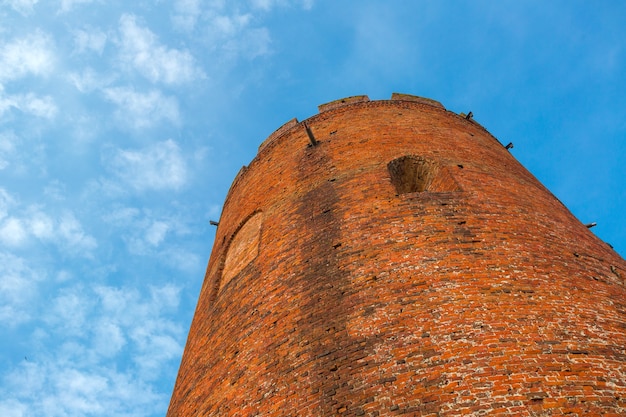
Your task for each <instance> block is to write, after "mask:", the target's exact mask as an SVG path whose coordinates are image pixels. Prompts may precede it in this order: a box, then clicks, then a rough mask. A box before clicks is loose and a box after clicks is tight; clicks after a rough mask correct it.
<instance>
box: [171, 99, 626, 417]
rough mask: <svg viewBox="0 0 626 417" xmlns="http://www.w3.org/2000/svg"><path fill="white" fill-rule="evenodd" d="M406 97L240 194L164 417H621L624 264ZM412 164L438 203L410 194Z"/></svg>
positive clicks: (282, 138) (228, 206)
mask: <svg viewBox="0 0 626 417" xmlns="http://www.w3.org/2000/svg"><path fill="white" fill-rule="evenodd" d="M394 98H396V99H395V100H389V101H367V99H366V98H365V100H364V99H363V97H358V98H357V99H353V100H350V99H348V100H346V102H345V103H344V105H343V106H342V105H340V104H341V103H340V101H339V102H333V103H331V105H330V106H326V107H322V109H328V110H327V111H323V112H322V113H320V114H318V115H316V116H313V117H311V118H310V119H308V120H307V121H306V125H307V126H308V127H309V129H310V131H311V132H312V133H313V135H314V137H315V139H316V140H317V141H318V145H316V146H311V145H310V140H309V137H308V135H307V132H306V130H305V126H304V125H303V124H302V123H298V122H297V121H292V122H290V123H289V124H288V125H286V126H285V127H283V128H282V129H281V131H280V132H279V133H277V134H275V135H273V136H272V137H270V138H269V139H268V140H267V141H265V142H264V143H263V147H262V149H261V150H260V152H259V154H258V155H257V157H256V158H255V159H254V160H253V161H252V162H251V163H250V165H249V166H248V168H247V169H245V170H242V172H241V173H240V174H239V175H238V177H237V179H236V180H235V183H234V184H233V186H232V187H231V190H230V192H229V194H228V197H227V199H226V202H225V205H224V210H223V213H222V217H221V219H220V223H219V227H218V231H217V236H216V240H215V244H214V247H213V252H212V254H211V259H210V261H209V265H208V268H207V274H206V277H205V282H204V285H203V288H202V292H201V295H200V300H199V302H198V306H197V310H196V314H195V317H194V320H193V323H192V326H191V330H190V333H189V339H188V341H187V346H186V348H185V353H184V356H183V360H182V364H181V368H180V372H179V375H178V379H177V382H176V387H175V389H174V393H173V396H172V401H171V404H170V409H169V412H168V416H170V417H173V416H196V415H206V416H209V415H211V416H218V415H219V416H227V415H233V416H235V415H237V416H254V415H272V416H306V415H311V416H323V415H335V414H340V415H344V416H361V415H364V416H395V415H446V416H454V415H467V414H472V413H474V414H476V415H482V414H484V413H490V414H496V415H497V414H501V415H508V414H517V415H552V414H566V413H573V414H575V415H576V414H577V415H580V416H583V415H601V414H602V415H607V416H608V415H614V416H617V415H625V414H626V349H625V346H626V291H625V287H624V278H625V277H626V262H625V261H624V260H623V259H622V258H620V257H619V255H617V254H616V253H615V252H614V251H613V250H612V249H611V248H610V247H609V246H608V245H607V244H605V243H604V242H602V241H600V240H599V239H598V238H596V237H595V236H594V235H593V233H592V232H590V231H589V230H588V229H587V228H586V227H585V226H584V225H582V224H581V223H580V222H579V221H578V220H577V219H575V218H574V216H573V215H572V214H571V213H570V212H569V211H568V210H567V209H566V208H565V207H564V206H563V205H562V204H561V203H560V202H559V201H558V200H557V199H556V198H555V197H554V196H553V195H552V194H551V193H550V192H549V191H548V190H547V189H546V188H545V187H543V186H542V185H541V184H540V183H539V182H538V181H537V180H536V179H535V178H534V177H533V176H532V175H531V174H530V173H529V172H528V171H526V170H525V169H524V168H523V167H522V166H521V165H520V164H519V163H518V162H517V161H516V160H515V158H513V156H511V154H510V153H509V152H508V151H507V150H506V149H504V147H503V146H502V145H501V144H500V143H499V142H498V141H497V140H496V139H495V138H493V137H492V136H491V135H490V134H489V133H488V132H487V131H485V129H483V128H482V127H481V126H479V125H478V124H476V123H474V122H473V121H469V120H466V119H465V118H463V117H460V116H458V115H456V114H453V113H451V112H447V111H446V110H445V109H443V108H442V107H440V106H439V105H438V103H436V102H432V101H430V100H418V99H413V98H412V97H410V96H404V95H397V96H394ZM405 155H415V156H416V157H418V158H421V159H423V160H427V161H429V163H430V164H431V165H432V166H436V168H437V169H436V172H434V173H433V175H434V176H435V178H431V179H429V184H431V185H430V187H431V188H427V191H424V192H421V193H408V194H400V195H397V194H396V192H397V191H396V187H394V185H393V184H392V181H391V176H390V173H389V170H388V167H387V165H388V163H389V162H390V161H392V160H394V159H396V158H399V157H402V156H405ZM442 190H443V191H442ZM255 212H262V225H261V226H260V239H259V242H258V255H256V257H255V258H254V259H252V260H251V261H250V262H249V263H248V264H247V265H246V266H245V267H243V269H241V271H240V272H239V273H238V274H237V275H235V276H233V277H232V279H230V281H228V282H225V283H224V285H223V287H222V288H221V289H219V288H220V285H221V284H220V280H222V279H223V278H222V272H223V268H224V258H225V256H226V255H225V252H226V250H227V248H228V247H229V244H230V242H232V239H233V235H234V234H235V233H236V232H237V230H239V229H240V228H241V226H242V224H244V222H245V221H246V219H248V218H249V217H250V216H251V215H252V214H253V213H255ZM251 241H254V239H251Z"/></svg>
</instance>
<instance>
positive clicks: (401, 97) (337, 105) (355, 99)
mask: <svg viewBox="0 0 626 417" xmlns="http://www.w3.org/2000/svg"><path fill="white" fill-rule="evenodd" d="M389 102H412V103H416V104H422V105H426V106H431V107H435V108H438V109H440V110H444V111H445V110H446V108H445V107H444V106H443V104H441V103H440V102H438V101H437V100H433V99H430V98H426V97H420V96H415V95H412V94H404V93H392V94H391V99H389V100H370V98H369V97H368V96H367V95H359V96H350V97H344V98H340V99H337V100H333V101H330V102H328V103H324V104H320V105H319V106H317V109H318V114H317V115H313V116H311V117H310V118H308V119H306V120H305V121H304V122H306V121H307V120H310V119H315V118H317V117H318V116H321V115H323V114H324V113H328V112H331V111H333V110H337V109H342V110H343V108H345V107H352V106H358V105H360V104H361V105H363V104H368V103H371V104H374V103H389ZM300 124H301V122H300V121H299V120H298V119H297V118H293V119H291V120H289V121H288V122H287V123H285V124H284V125H282V126H281V127H279V128H278V129H276V130H275V131H274V132H273V133H272V134H270V135H269V136H268V137H267V139H265V140H264V141H263V142H262V143H261V144H260V145H259V148H258V153H260V152H261V151H262V150H263V149H265V148H266V147H268V145H270V144H272V143H274V142H276V140H277V139H278V138H280V137H281V136H283V135H285V134H287V133H288V132H289V131H291V130H292V129H293V128H295V127H297V126H300ZM258 153H257V154H258Z"/></svg>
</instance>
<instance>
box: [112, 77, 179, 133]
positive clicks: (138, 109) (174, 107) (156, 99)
mask: <svg viewBox="0 0 626 417" xmlns="http://www.w3.org/2000/svg"><path fill="white" fill-rule="evenodd" d="M104 96H105V98H106V99H107V100H109V101H110V102H112V103H114V104H115V105H117V107H118V110H117V112H116V117H117V118H118V119H119V120H121V121H122V122H123V123H126V124H127V125H129V126H131V127H133V128H134V129H142V128H147V127H151V126H154V125H156V124H157V123H159V122H161V121H168V122H170V123H174V124H177V123H179V118H180V115H179V111H178V102H177V101H176V99H175V98H174V97H167V96H164V95H163V94H161V92H160V91H157V90H152V91H150V92H148V93H146V94H142V93H138V92H136V91H135V90H134V89H132V88H126V87H115V88H106V89H105V90H104Z"/></svg>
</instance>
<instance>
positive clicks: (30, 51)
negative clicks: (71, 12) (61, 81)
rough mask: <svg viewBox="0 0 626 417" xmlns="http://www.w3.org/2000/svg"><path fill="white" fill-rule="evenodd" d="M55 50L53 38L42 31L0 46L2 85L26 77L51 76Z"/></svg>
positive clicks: (0, 80)
mask: <svg viewBox="0 0 626 417" xmlns="http://www.w3.org/2000/svg"><path fill="white" fill-rule="evenodd" d="M53 50H54V46H53V42H52V38H51V37H50V36H49V35H47V34H45V33H43V32H41V31H40V30H36V31H35V32H34V33H33V34H30V35H27V36H25V37H22V38H18V39H14V40H12V41H11V42H8V43H4V44H0V83H2V82H6V81H12V80H16V79H18V78H21V77H24V76H26V75H35V76H45V75H48V74H50V73H51V72H52V70H53V68H54V61H55V57H54V52H53Z"/></svg>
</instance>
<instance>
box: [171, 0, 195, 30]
mask: <svg viewBox="0 0 626 417" xmlns="http://www.w3.org/2000/svg"><path fill="white" fill-rule="evenodd" d="M200 10H201V9H200V1H199V0H176V2H175V3H174V15H173V16H172V23H173V24H174V26H176V27H177V28H179V29H182V30H184V31H191V30H193V29H194V27H195V26H196V22H197V21H198V16H199V15H200Z"/></svg>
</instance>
